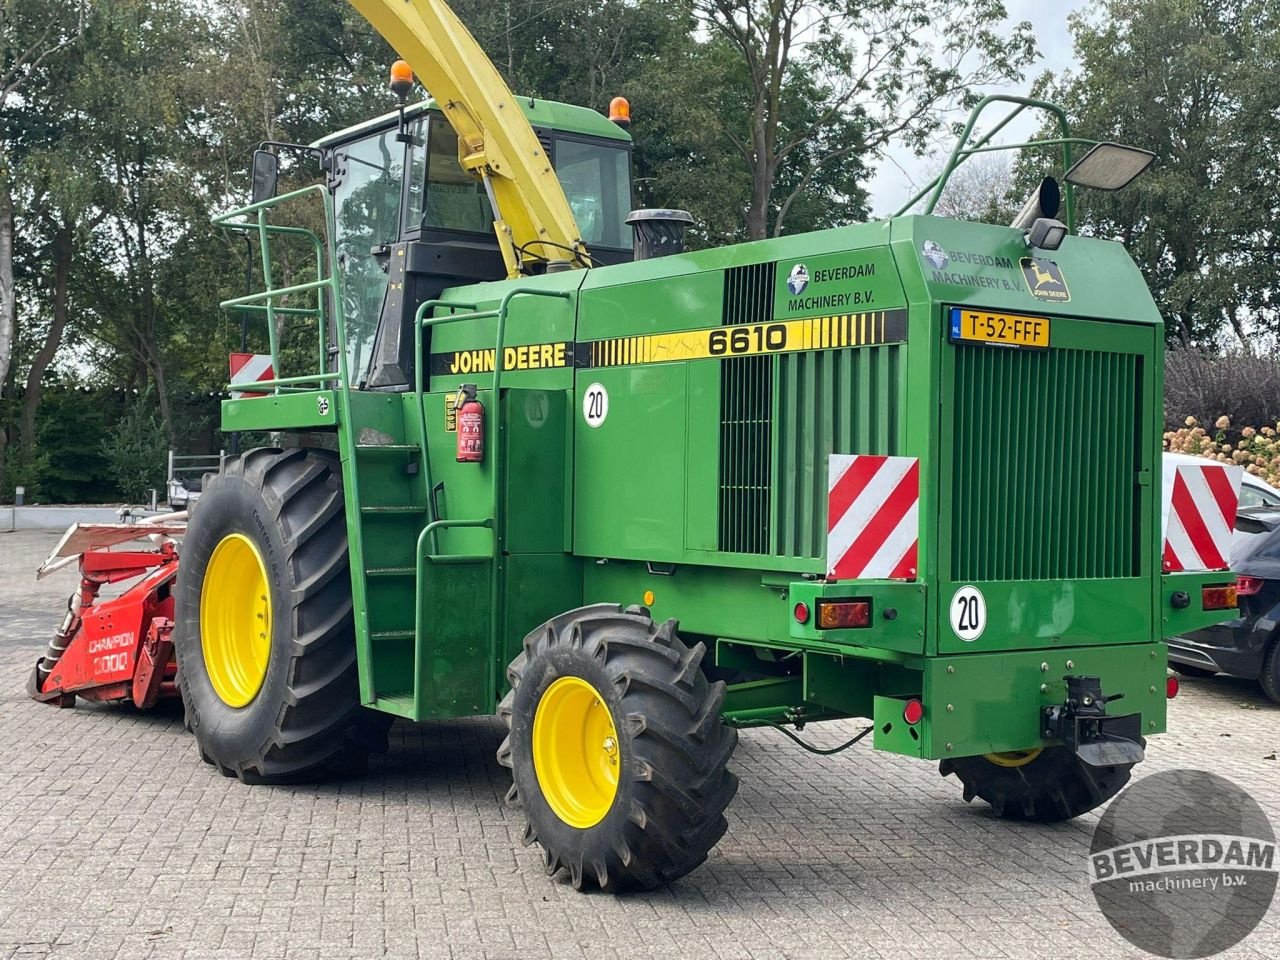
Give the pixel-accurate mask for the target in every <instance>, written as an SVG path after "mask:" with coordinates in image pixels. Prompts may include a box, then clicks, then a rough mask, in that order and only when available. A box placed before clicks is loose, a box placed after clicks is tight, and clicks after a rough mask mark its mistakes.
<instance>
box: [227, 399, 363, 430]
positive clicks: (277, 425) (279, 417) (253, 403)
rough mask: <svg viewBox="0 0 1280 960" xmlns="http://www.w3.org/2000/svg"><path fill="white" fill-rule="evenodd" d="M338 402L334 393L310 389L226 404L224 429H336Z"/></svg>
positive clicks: (231, 401) (237, 400) (232, 400)
mask: <svg viewBox="0 0 1280 960" xmlns="http://www.w3.org/2000/svg"><path fill="white" fill-rule="evenodd" d="M337 423H338V407H337V399H336V397H335V395H334V391H332V390H307V391H301V392H298V393H285V394H273V395H268V396H265V397H241V398H233V399H231V400H223V401H222V429H224V430H228V431H232V430H236V431H239V430H311V429H315V428H317V427H335V426H337Z"/></svg>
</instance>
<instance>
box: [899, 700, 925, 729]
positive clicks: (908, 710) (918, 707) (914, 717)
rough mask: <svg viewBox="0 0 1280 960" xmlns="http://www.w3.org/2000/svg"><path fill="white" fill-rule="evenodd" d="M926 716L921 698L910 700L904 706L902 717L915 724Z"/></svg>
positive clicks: (912, 724)
mask: <svg viewBox="0 0 1280 960" xmlns="http://www.w3.org/2000/svg"><path fill="white" fill-rule="evenodd" d="M923 717H924V704H922V703H921V702H920V701H919V700H908V701H907V705H906V706H905V707H903V708H902V719H903V720H905V721H907V723H909V724H911V726H913V727H914V726H915V725H916V724H917V723H919V722H920V721H921V719H923Z"/></svg>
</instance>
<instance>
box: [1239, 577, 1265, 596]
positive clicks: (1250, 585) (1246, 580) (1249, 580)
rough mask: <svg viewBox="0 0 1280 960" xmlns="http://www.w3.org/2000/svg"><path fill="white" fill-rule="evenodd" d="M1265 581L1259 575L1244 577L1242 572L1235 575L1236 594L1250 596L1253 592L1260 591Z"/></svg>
mask: <svg viewBox="0 0 1280 960" xmlns="http://www.w3.org/2000/svg"><path fill="white" fill-rule="evenodd" d="M1264 583H1266V581H1265V580H1263V579H1262V578H1261V577H1246V576H1244V575H1243V574H1241V575H1240V576H1238V577H1236V596H1238V597H1252V596H1253V595H1254V594H1255V593H1260V592H1261V591H1262V585H1263V584H1264Z"/></svg>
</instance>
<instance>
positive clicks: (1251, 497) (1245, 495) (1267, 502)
mask: <svg viewBox="0 0 1280 960" xmlns="http://www.w3.org/2000/svg"><path fill="white" fill-rule="evenodd" d="M1206 459H1207V458H1206V457H1193V456H1192V455H1191V454H1189V453H1167V452H1166V453H1165V454H1164V466H1165V468H1166V469H1167V468H1168V467H1170V466H1176V465H1178V464H1193V465H1194V464H1202V463H1204V462H1205V461H1206ZM1240 506H1241V508H1248V507H1280V490H1277V489H1276V488H1275V487H1273V486H1272V485H1271V484H1269V483H1267V481H1265V480H1263V479H1261V478H1259V477H1255V476H1254V475H1253V474H1252V473H1246V474H1245V475H1244V476H1243V477H1242V478H1241V481H1240Z"/></svg>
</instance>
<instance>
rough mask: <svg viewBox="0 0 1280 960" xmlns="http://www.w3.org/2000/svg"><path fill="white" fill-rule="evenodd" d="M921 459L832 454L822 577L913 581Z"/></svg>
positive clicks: (918, 527)
mask: <svg viewBox="0 0 1280 960" xmlns="http://www.w3.org/2000/svg"><path fill="white" fill-rule="evenodd" d="M919 544H920V461H919V460H917V459H916V458H915V457H878V456H869V455H855V456H849V455H846V454H832V455H831V459H830V462H829V465H828V468H827V575H828V576H830V577H833V578H834V579H837V580H855V579H866V580H871V579H876V580H883V579H888V580H914V579H916V556H917V553H918V550H919Z"/></svg>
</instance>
